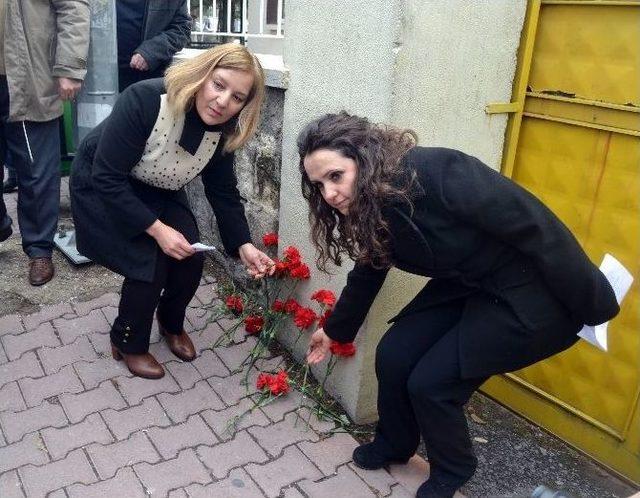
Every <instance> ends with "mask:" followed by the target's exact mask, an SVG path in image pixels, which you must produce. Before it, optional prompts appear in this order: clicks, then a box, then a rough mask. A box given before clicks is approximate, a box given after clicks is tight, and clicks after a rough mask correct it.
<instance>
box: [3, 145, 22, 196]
mask: <svg viewBox="0 0 640 498" xmlns="http://www.w3.org/2000/svg"><path fill="white" fill-rule="evenodd" d="M4 158H5V159H4V167H5V168H6V170H7V178H6V179H5V180H4V182H3V183H2V191H3V192H4V193H5V194H8V193H11V192H14V191H15V190H16V189H17V188H18V175H17V174H16V169H15V168H14V167H13V159H12V158H11V154H6V155H4ZM3 178H4V175H3Z"/></svg>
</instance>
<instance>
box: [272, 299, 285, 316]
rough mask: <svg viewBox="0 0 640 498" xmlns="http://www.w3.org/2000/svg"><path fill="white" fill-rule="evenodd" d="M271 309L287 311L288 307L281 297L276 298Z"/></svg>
mask: <svg viewBox="0 0 640 498" xmlns="http://www.w3.org/2000/svg"><path fill="white" fill-rule="evenodd" d="M271 309H272V310H273V311H275V312H276V313H286V311H287V310H286V309H285V307H284V301H280V299H276V300H275V301H274V302H273V304H272V305H271Z"/></svg>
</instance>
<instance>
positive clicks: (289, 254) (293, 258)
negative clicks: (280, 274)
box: [284, 246, 302, 267]
mask: <svg viewBox="0 0 640 498" xmlns="http://www.w3.org/2000/svg"><path fill="white" fill-rule="evenodd" d="M284 257H285V259H286V260H287V263H288V264H289V266H290V267H294V266H298V265H299V264H300V263H301V262H302V257H301V256H300V251H298V249H297V248H296V247H294V246H289V247H287V248H286V249H285V250H284Z"/></svg>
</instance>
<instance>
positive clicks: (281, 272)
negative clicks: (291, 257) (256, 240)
mask: <svg viewBox="0 0 640 498" xmlns="http://www.w3.org/2000/svg"><path fill="white" fill-rule="evenodd" d="M273 262H274V263H275V264H276V269H275V271H274V273H273V275H274V276H276V277H283V276H285V275H286V273H287V270H288V269H289V267H288V266H287V263H285V262H284V261H281V260H279V259H278V258H273Z"/></svg>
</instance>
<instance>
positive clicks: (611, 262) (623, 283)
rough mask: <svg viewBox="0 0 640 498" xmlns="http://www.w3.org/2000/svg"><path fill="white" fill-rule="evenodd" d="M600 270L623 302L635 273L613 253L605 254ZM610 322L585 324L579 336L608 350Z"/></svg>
mask: <svg viewBox="0 0 640 498" xmlns="http://www.w3.org/2000/svg"><path fill="white" fill-rule="evenodd" d="M600 271H601V272H602V273H604V276H605V277H607V280H608V281H609V283H610V284H611V287H612V288H613V292H614V293H615V295H616V300H617V301H618V304H620V303H621V302H622V300H623V299H624V296H625V295H626V294H627V292H628V291H629V288H630V287H631V284H632V283H633V275H631V273H629V270H627V269H626V268H625V267H624V266H622V263H620V261H618V260H617V259H616V258H614V257H613V256H612V255H611V254H605V255H604V259H603V260H602V264H601V265H600ZM608 326H609V322H605V323H601V324H600V325H594V326H592V325H585V326H584V327H582V329H581V330H580V332H578V336H580V337H582V338H583V339H584V340H585V341H587V342H588V343H589V344H592V345H593V346H595V347H597V348H600V349H602V350H603V351H607V347H608V346H607V327H608Z"/></svg>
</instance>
